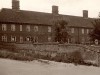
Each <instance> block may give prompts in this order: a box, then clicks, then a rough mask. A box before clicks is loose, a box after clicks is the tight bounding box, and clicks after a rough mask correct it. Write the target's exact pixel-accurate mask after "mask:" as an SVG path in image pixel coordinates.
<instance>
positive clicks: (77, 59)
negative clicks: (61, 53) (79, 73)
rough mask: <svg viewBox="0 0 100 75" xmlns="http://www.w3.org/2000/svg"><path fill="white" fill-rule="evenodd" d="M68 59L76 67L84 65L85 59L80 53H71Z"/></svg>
mask: <svg viewBox="0 0 100 75" xmlns="http://www.w3.org/2000/svg"><path fill="white" fill-rule="evenodd" d="M68 59H69V61H70V62H72V63H74V64H75V65H77V64H82V63H84V60H83V57H82V55H81V53H80V52H79V51H75V52H72V53H70V56H69V58H68Z"/></svg>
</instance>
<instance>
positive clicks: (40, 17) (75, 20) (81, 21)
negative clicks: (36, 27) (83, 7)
mask: <svg viewBox="0 0 100 75" xmlns="http://www.w3.org/2000/svg"><path fill="white" fill-rule="evenodd" d="M57 18H63V19H64V20H66V21H68V22H69V23H68V25H69V26H73V27H89V28H93V25H92V23H91V21H92V19H90V18H88V19H85V18H83V17H78V16H71V15H62V14H59V15H53V14H52V13H44V12H36V11H25V10H12V9H6V8H3V9H2V10H1V12H0V22H16V23H29V24H44V25H53V21H54V20H55V19H57Z"/></svg>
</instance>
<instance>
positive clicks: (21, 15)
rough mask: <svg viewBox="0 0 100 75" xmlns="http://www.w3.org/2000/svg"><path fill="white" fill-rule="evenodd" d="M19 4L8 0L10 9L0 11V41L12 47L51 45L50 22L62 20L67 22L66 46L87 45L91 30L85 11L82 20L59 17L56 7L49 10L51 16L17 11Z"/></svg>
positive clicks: (17, 1)
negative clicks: (37, 44)
mask: <svg viewBox="0 0 100 75" xmlns="http://www.w3.org/2000/svg"><path fill="white" fill-rule="evenodd" d="M19 3H20V2H19V0H12V9H7V8H3V9H2V10H1V11H0V41H1V42H13V43H27V42H33V43H44V42H54V41H55V40H54V37H55V35H54V28H53V26H54V21H56V20H58V19H61V20H62V19H63V20H65V21H67V22H68V25H67V26H68V28H69V34H70V35H71V37H70V38H69V39H68V42H69V43H88V42H89V35H88V34H89V33H90V32H91V31H92V30H93V25H92V21H93V19H92V18H88V11H87V10H84V11H83V17H80V16H71V15H63V14H59V11H58V6H52V13H44V12H36V11H27V10H20V6H19Z"/></svg>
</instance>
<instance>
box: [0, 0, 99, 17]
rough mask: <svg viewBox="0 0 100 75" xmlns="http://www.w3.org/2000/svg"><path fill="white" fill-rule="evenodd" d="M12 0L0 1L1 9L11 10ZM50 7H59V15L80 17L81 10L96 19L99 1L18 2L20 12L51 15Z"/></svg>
mask: <svg viewBox="0 0 100 75" xmlns="http://www.w3.org/2000/svg"><path fill="white" fill-rule="evenodd" d="M11 2H12V0H0V9H1V8H11V6H12V5H11ZM52 5H57V6H59V13H60V14H66V15H75V16H82V11H83V10H88V11H89V17H98V13H99V12H100V0H20V9H21V10H31V11H41V12H49V13H51V11H52V9H51V6H52Z"/></svg>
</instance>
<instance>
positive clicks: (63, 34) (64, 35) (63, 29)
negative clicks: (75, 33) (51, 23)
mask: <svg viewBox="0 0 100 75" xmlns="http://www.w3.org/2000/svg"><path fill="white" fill-rule="evenodd" d="M67 25H68V22H66V21H65V20H57V21H56V22H55V42H59V43H65V42H67V40H68V36H69V35H68V27H67Z"/></svg>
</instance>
